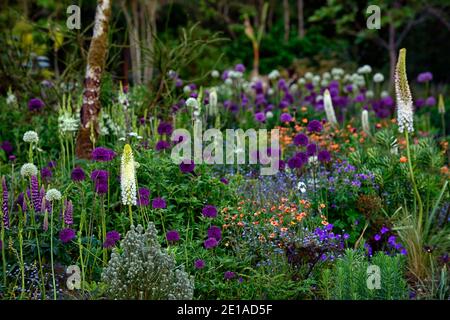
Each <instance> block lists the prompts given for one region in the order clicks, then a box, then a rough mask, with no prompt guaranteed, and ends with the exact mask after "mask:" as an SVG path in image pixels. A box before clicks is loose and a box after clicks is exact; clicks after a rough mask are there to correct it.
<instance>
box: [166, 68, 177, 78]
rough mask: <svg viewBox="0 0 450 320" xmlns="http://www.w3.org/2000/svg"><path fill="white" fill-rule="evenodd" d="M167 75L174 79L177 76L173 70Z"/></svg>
mask: <svg viewBox="0 0 450 320" xmlns="http://www.w3.org/2000/svg"><path fill="white" fill-rule="evenodd" d="M167 75H168V76H169V77H170V78H175V77H176V76H177V73H176V72H175V71H174V70H169V72H167Z"/></svg>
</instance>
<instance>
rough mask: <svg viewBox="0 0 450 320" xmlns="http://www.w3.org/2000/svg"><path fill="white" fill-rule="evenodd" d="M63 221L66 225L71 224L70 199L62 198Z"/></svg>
mask: <svg viewBox="0 0 450 320" xmlns="http://www.w3.org/2000/svg"><path fill="white" fill-rule="evenodd" d="M63 212H64V223H65V224H67V225H72V224H73V204H72V201H70V200H69V201H67V199H66V200H64V211H63Z"/></svg>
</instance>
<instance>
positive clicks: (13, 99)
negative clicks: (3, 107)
mask: <svg viewBox="0 0 450 320" xmlns="http://www.w3.org/2000/svg"><path fill="white" fill-rule="evenodd" d="M16 102H17V98H16V96H15V95H13V94H12V93H11V94H8V97H7V98H6V103H7V104H8V105H9V104H15V103H16Z"/></svg>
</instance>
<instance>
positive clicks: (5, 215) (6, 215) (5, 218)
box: [2, 178, 9, 229]
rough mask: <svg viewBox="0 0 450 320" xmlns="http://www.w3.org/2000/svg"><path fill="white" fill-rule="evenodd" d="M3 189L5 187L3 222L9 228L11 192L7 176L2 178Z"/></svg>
mask: <svg viewBox="0 0 450 320" xmlns="http://www.w3.org/2000/svg"><path fill="white" fill-rule="evenodd" d="M2 189H3V194H2V211H3V224H4V226H5V228H6V229H9V210H8V203H9V193H8V186H7V185H6V179H5V178H3V179H2Z"/></svg>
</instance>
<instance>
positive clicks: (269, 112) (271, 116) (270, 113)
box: [266, 111, 273, 119]
mask: <svg viewBox="0 0 450 320" xmlns="http://www.w3.org/2000/svg"><path fill="white" fill-rule="evenodd" d="M266 118H267V119H270V118H273V113H272V111H267V112H266Z"/></svg>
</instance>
